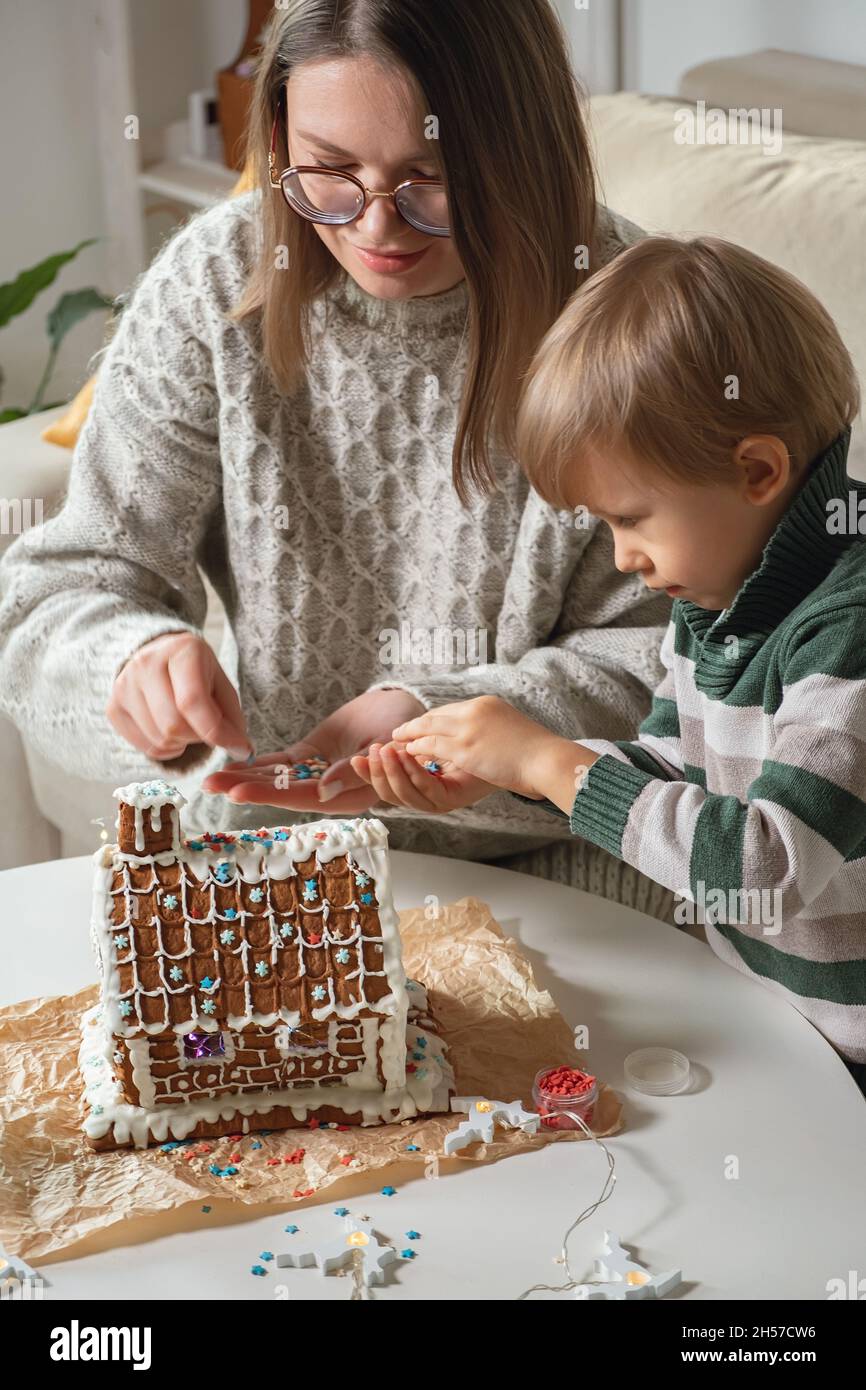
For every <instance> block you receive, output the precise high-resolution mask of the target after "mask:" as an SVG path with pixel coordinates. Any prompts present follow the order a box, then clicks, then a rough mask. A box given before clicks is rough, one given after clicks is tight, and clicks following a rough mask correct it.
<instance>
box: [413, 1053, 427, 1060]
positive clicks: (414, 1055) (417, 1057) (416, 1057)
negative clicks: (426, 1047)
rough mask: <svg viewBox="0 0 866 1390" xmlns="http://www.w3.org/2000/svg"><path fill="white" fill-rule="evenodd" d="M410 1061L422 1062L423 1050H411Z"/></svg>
mask: <svg viewBox="0 0 866 1390" xmlns="http://www.w3.org/2000/svg"><path fill="white" fill-rule="evenodd" d="M412 1061H413V1062H423V1061H424V1053H423V1052H413V1053H412Z"/></svg>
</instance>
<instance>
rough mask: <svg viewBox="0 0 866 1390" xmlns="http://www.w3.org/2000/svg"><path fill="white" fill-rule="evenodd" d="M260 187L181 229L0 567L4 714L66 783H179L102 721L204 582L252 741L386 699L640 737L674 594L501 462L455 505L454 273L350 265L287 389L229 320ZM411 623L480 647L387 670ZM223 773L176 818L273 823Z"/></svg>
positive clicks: (190, 783) (516, 809)
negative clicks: (237, 796) (131, 663)
mask: <svg viewBox="0 0 866 1390" xmlns="http://www.w3.org/2000/svg"><path fill="white" fill-rule="evenodd" d="M259 197H260V194H259V192H258V191H253V192H251V193H248V194H246V195H244V196H243V197H240V198H236V199H232V200H229V201H226V202H224V203H221V204H219V205H218V206H216V207H214V208H210V209H208V210H206V211H204V212H201V213H198V214H196V215H195V216H193V217H192V218H191V219H190V221H188V222H187V223H186V224H185V225H184V226H183V227H182V228H181V229H180V230H179V231H178V232H177V233H176V234H175V235H174V236H173V237H172V238H171V239H170V240H169V241H168V242H167V243H166V244H165V245H164V246H163V247H162V249H161V250H160V252H159V254H158V255H157V257H156V258H155V260H154V261H153V263H152V265H151V266H150V267H149V268H148V269H147V270H146V271H145V272H144V273H143V274H142V276H140V277H139V279H138V281H137V283H136V285H135V286H134V288H133V293H132V295H131V296H130V299H129V302H128V303H127V307H126V309H125V311H124V313H123V316H122V318H121V320H120V323H119V326H118V329H117V332H116V333H115V335H114V338H113V339H112V341H111V343H110V344H109V346H108V347H107V349H105V352H104V357H103V360H102V363H101V366H100V371H99V375H98V379H97V384H96V391H95V397H94V402H93V407H92V409H91V411H90V414H89V415H88V418H87V421H86V424H85V426H84V429H83V430H82V433H81V437H80V439H79V443H78V446H77V449H76V452H75V457H74V460H73V465H72V471H71V477H70V485H69V490H68V496H67V498H66V501H65V504H64V505H63V507H62V509H61V510H60V511H59V512H58V513H57V515H55V516H54V517H53V518H51V519H49V520H48V521H47V522H46V524H45V526H44V527H42V528H40V529H39V530H33V531H30V532H27V533H25V535H23V536H22V537H21V538H20V539H19V540H18V541H17V542H16V543H15V544H14V545H13V546H12V547H11V548H10V550H9V551H8V552H7V555H6V557H5V559H4V562H3V565H2V569H0V578H2V584H3V602H2V606H0V707H2V709H3V710H4V711H5V712H6V713H7V714H8V715H9V716H10V717H11V718H12V719H13V720H14V721H15V723H16V724H17V725H18V727H19V728H20V729H21V730H22V732H23V733H24V734H25V735H26V736H27V738H28V739H29V740H30V741H31V743H32V744H33V745H34V746H35V747H36V748H38V749H39V751H40V752H42V753H43V754H44V755H45V756H46V757H47V758H49V759H51V760H53V761H54V762H56V763H59V764H61V765H62V766H63V767H64V768H65V769H66V770H67V771H69V772H71V773H76V774H79V775H82V776H84V777H88V778H94V779H99V780H112V779H114V780H116V781H118V782H125V781H129V780H132V779H134V778H138V777H148V776H156V775H160V774H164V773H165V772H166V768H165V767H164V766H163V765H161V764H157V763H153V762H149V761H148V760H147V758H146V757H144V755H142V754H140V753H138V752H137V751H136V750H135V749H134V748H132V747H131V746H130V745H129V744H128V743H126V742H125V741H124V740H123V739H122V738H121V737H120V736H119V735H118V734H117V733H115V731H114V730H113V728H112V727H111V725H110V724H109V722H108V720H107V718H106V715H105V707H106V703H107V701H108V698H109V695H110V692H111V689H112V685H113V683H114V680H115V677H116V676H117V673H118V671H119V670H120V668H121V667H122V666H123V664H124V662H125V661H126V660H127V659H128V658H129V657H130V656H131V655H132V654H133V653H134V652H135V651H136V650H137V648H139V647H140V646H141V645H142V644H143V643H145V642H147V641H149V640H150V639H152V638H154V637H156V636H158V635H159V634H161V633H164V632H168V631H173V630H178V629H188V630H189V631H190V632H195V633H198V632H200V630H201V627H202V623H203V621H204V618H205V612H206V595H205V590H204V587H203V584H202V579H201V574H200V569H201V570H203V571H204V572H205V573H206V574H207V576H208V577H209V579H210V580H211V582H212V584H213V585H214V588H215V589H216V590H217V592H218V593H219V595H220V598H221V599H222V601H223V603H224V605H225V608H226V613H227V616H228V625H227V631H226V638H225V641H224V643H223V647H222V649H221V652H220V659H221V661H222V664H223V666H224V668H225V669H226V671H227V673H228V675H229V677H230V678H231V679H232V680H233V681H234V682H235V684H236V686H237V688H238V691H239V694H240V699H241V703H242V706H243V709H244V712H245V715H246V718H247V721H248V727H249V732H250V735H251V737H252V739H253V741H254V743H255V745H256V748H257V750H258V751H259V752H265V751H272V750H276V749H280V748H283V747H285V746H286V745H287V744H289V743H291V742H293V741H295V740H297V739H299V738H302V737H304V736H305V735H306V734H307V733H308V732H309V730H310V729H311V728H312V727H313V726H314V725H315V724H316V723H318V722H319V720H321V719H322V718H323V717H324V716H325V715H327V714H329V713H330V712H331V711H332V710H334V709H335V708H336V707H337V706H339V705H341V704H343V703H344V702H345V701H347V700H350V699H352V698H353V697H354V696H356V695H358V694H360V693H361V692H362V691H364V690H366V689H368V688H369V687H371V686H377V685H382V684H390V685H400V686H404V687H405V688H407V689H409V690H412V691H413V692H414V693H415V694H416V695H417V696H418V698H419V699H421V700H422V701H423V703H424V704H425V706H427V707H430V706H432V705H436V704H441V703H443V702H445V701H448V700H454V699H463V698H469V697H471V696H473V695H476V694H481V693H485V692H492V693H495V694H497V695H500V696H502V697H504V698H505V699H507V700H509V701H511V702H512V703H514V704H515V705H517V706H519V707H520V708H521V709H523V710H525V711H526V712H527V713H529V714H531V715H532V716H533V717H535V718H536V719H538V720H540V721H541V722H542V723H544V724H546V725H547V726H548V727H550V728H552V729H554V730H556V731H557V732H559V733H561V734H564V735H566V736H569V737H574V738H577V737H580V736H585V737H592V736H596V737H604V738H609V739H616V738H628V737H630V736H632V735H633V734H634V732H635V730H636V729H637V727H638V725H639V723H640V721H641V719H642V718H643V716H644V715H645V714H646V713H647V711H648V709H649V704H650V693H651V691H652V690H653V689H654V688H655V686H656V685H657V683H658V681H659V680H660V679H661V675H662V668H661V665H660V662H659V648H660V645H661V639H662V636H663V634H664V630H665V627H666V624H667V619H668V616H669V612H670V604H669V602H668V600H667V599H665V598H664V596H653V595H649V594H648V593H647V591H646V589H645V586H644V585H643V582H642V581H641V579H640V578H639V577H638V576H636V575H630V576H625V575H621V574H619V573H617V571H616V569H615V567H614V563H613V551H612V545H611V540H610V535H609V532H608V530H607V528H606V527H604V526H601V525H599V524H596V523H595V522H594V521H593V522H592V523H591V524H590V526H589V528H588V529H585V530H580V529H576V528H575V526H574V525H573V523H572V518H570V517H565V516H563V515H562V514H560V513H558V512H556V511H554V510H553V509H551V508H550V507H548V506H547V505H546V504H545V503H543V502H541V501H540V500H539V499H538V498H537V496H536V495H535V494H534V493H533V492H532V491H531V490H530V488H529V486H528V484H527V482H526V479H525V478H524V476H523V474H522V473H521V472H520V470H519V468H518V467H517V466H516V464H515V463H514V461H513V460H512V459H510V458H507V457H503V456H501V455H495V456H494V466H495V470H496V477H497V479H498V487H497V490H496V491H495V492H494V493H493V495H491V496H490V497H488V498H486V499H483V500H482V499H479V500H477V501H475V502H474V503H473V504H472V505H471V506H470V507H468V508H465V509H464V508H463V507H462V506H461V504H460V503H459V501H458V499H457V497H456V495H455V493H454V491H453V488H452V483H451V451H452V445H453V440H454V436H455V430H456V424H457V417H458V409H459V402H460V397H461V391H462V386H463V381H464V375H465V370H466V334H465V329H466V323H467V314H468V294H467V289H466V286H465V284H460V285H458V286H457V287H456V288H454V289H452V290H449V291H447V292H445V293H444V294H439V295H434V296H429V297H424V298H417V299H411V300H406V301H400V302H395V301H386V300H381V299H376V298H374V297H372V296H370V295H368V294H366V293H365V292H364V291H363V290H362V289H361V288H360V287H359V286H358V285H357V284H356V282H355V281H354V280H352V279H351V277H349V276H347V275H346V274H345V273H343V272H341V274H340V277H339V279H338V281H337V282H336V284H335V285H334V286H332V287H331V288H330V289H329V290H328V292H327V293H326V294H324V295H323V296H322V297H321V298H320V299H319V300H318V301H317V302H316V304H315V305H314V315H313V339H314V347H313V352H312V364H311V367H310V370H309V374H308V379H307V381H306V382H305V384H304V385H303V386H302V387H301V388H300V389H299V390H297V391H296V392H295V393H293V394H292V395H291V396H290V397H289V396H287V395H285V394H284V393H281V392H280V391H279V389H278V387H277V385H276V383H275V381H274V379H273V377H272V375H271V373H270V371H269V369H268V367H267V365H266V363H265V361H264V358H263V355H262V348H261V339H260V319H259V316H257V315H256V316H253V318H252V319H248V320H247V321H246V322H245V323H244V324H240V325H239V324H233V323H230V322H228V321H227V320H226V318H225V313H226V311H228V310H229V309H230V308H231V307H232V306H233V305H234V304H235V303H236V302H237V300H238V298H239V297H240V293H241V290H242V288H243V285H244V282H245V279H246V276H247V275H248V273H249V270H250V268H251V266H252V263H253V258H254V255H255V247H256V238H257V237H258V235H259V218H258V215H257V214H258V201H257V200H258V199H259ZM600 218H601V222H600V231H601V247H602V257H601V259H602V260H607V259H609V258H610V257H611V256H613V255H614V254H616V253H617V252H618V251H619V250H621V249H622V248H623V247H624V246H625V245H627V244H629V243H630V242H632V241H634V240H636V239H637V238H638V237H639V236H640V232H639V230H638V229H637V228H636V227H634V226H633V224H631V223H626V222H623V221H622V220H620V219H618V218H616V217H615V216H614V215H613V214H611V213H609V212H607V211H606V210H604V209H602V211H601V213H600ZM404 624H405V625H407V627H406V628H405V629H404V631H406V632H409V633H410V634H418V633H420V634H422V635H423V634H425V633H430V634H433V633H435V630H436V629H440V630H442V631H445V632H455V631H456V632H458V633H460V632H463V633H466V634H470V637H469V640H470V643H471V641H472V640H473V639H472V636H471V635H472V634H477V635H478V636H477V640H478V642H479V644H483V642H484V641H485V640H486V644H487V646H486V654H484V653H483V646H480V647H479V649H480V650H481V652H482V657H484V656H485V655H486V660H485V661H484V664H479V662H478V660H477V657H476V658H475V659H474V662H473V659H472V651H471V649H470V653H469V658H468V660H467V661H465V662H464V664H463V665H462V666H456V665H454V664H453V663H451V664H449V662H448V660H447V657H448V653H447V651H446V652H445V654H444V658H445V659H443V653H442V652H441V651H440V652H438V653H437V652H436V651H435V649H434V651H433V653H432V654H433V656H434V658H435V657H439V658H440V664H438V665H436V664H432V665H431V664H429V662H428V661H427V660H426V659H423V657H422V658H420V659H419V657H418V654H417V652H411V651H410V652H408V653H407V652H405V651H398V652H397V653H396V658H397V659H396V660H395V655H394V653H393V652H390V653H389V652H388V651H386V650H385V649H384V648H383V638H382V634H383V633H384V632H387V631H388V630H394V631H395V632H397V633H399V632H400V630H401V626H402V625H404ZM458 655H459V653H458ZM383 658H384V659H386V660H388V661H389V662H390V663H391V664H387V665H386V664H383ZM413 663H414V664H413ZM226 760H227V755H226V754H225V753H224V752H223V751H221V750H215V751H214V752H213V753H212V755H211V756H210V757H209V758H208V759H207V761H206V763H202V764H201V765H200V767H199V768H198V769H197V771H196V775H195V776H194V777H190V776H189V774H187V775H186V776H185V777H183V778H176V779H175V780H177V781H179V784H180V785H181V786H182V787H184V789H185V790H186V792H187V795H188V796H190V799H191V804H190V806H189V807H188V808H187V816H186V819H187V823H188V824H189V825H190V827H191V828H193V827H194V828H196V829H200V830H205V829H219V828H226V829H229V828H241V827H243V826H250V825H254V826H257V825H261V824H263V823H268V822H271V823H273V821H274V819H275V815H274V809H273V807H262V806H255V807H237V806H235V805H233V804H232V803H231V802H228V801H227V800H226V799H225V798H223V797H221V796H206V795H205V794H203V793H202V792H201V791H200V790H197V789H198V785H199V782H200V780H201V777H202V776H203V774H204V772H205V771H210V770H212V769H213V768H215V767H218V766H221V765H222V764H223V763H224V762H225V761H226ZM323 813H324V814H327V807H324V808H323ZM282 818H283V819H285V818H286V813H284V814H283V816H282ZM292 818H293V819H294V820H296V821H302V820H304V819H309V817H305V816H302V815H297V814H294V815H293V816H292ZM385 818H386V819H387V820H388V821H389V822H390V826H391V832H392V833H391V838H392V844H394V845H395V846H396V847H397V848H407V849H418V850H425V851H430V852H437V853H442V854H446V855H456V856H459V857H463V858H495V857H500V856H504V855H520V854H523V853H526V852H532V851H537V850H539V849H540V848H541V847H543V846H545V845H547V844H549V843H550V842H551V841H555V840H569V839H572V838H573V837H571V832H570V830H569V827H568V824H567V822H566V821H564V820H563V819H562V818H559V817H555V816H552V815H551V814H550V813H549V812H547V811H545V810H544V809H542V808H540V807H536V806H530V805H528V804H520V803H518V802H517V801H516V799H515V798H513V797H511V796H508V795H506V794H505V793H502V794H497V795H495V796H491V797H488V798H487V799H486V800H485V801H483V802H481V803H480V804H479V805H478V806H476V807H471V808H468V809H467V810H465V811H461V812H458V813H456V814H453V815H450V816H443V817H420V816H418V815H417V814H414V813H409V812H403V811H398V810H390V811H389V812H388V813H387V814H386V816H385ZM583 850H584V853H583V855H582V856H581V855H580V854H576V853H575V852H574V851H573V850H572V851H570V853H571V854H572V859H571V864H572V870H571V871H570V874H569V873H566V874H565V878H566V881H572V882H574V883H575V884H576V885H577V886H579V887H589V886H590V884H591V885H592V886H593V887H596V888H598V887H599V885H600V882H601V881H602V880H603V877H604V871H601V873H600V874H599V873H597V872H596V871H595V870H594V869H593V868H592V865H591V863H590V861H591V860H592V858H593V856H594V855H596V854H597V853H598V854H600V852H597V851H596V850H595V849H594V848H590V847H588V846H585V845H584V846H583ZM539 862H541V861H539ZM588 866H589V867H588ZM541 872H546V870H545V868H544V867H543V866H542V868H541ZM557 876H559V875H557ZM608 886H610V884H608ZM621 891H622V890H621V885H618V884H614V885H613V893H612V896H621ZM631 891H632V890H628V891H627V892H626V894H625V900H628V895H629V892H631Z"/></svg>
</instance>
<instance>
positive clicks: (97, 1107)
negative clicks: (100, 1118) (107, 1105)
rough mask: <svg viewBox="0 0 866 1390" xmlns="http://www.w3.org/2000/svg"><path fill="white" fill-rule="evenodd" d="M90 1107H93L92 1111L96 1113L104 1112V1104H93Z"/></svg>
mask: <svg viewBox="0 0 866 1390" xmlns="http://www.w3.org/2000/svg"><path fill="white" fill-rule="evenodd" d="M90 1109H91V1111H92V1113H93V1114H94V1115H101V1114H102V1106H101V1105H91V1107H90Z"/></svg>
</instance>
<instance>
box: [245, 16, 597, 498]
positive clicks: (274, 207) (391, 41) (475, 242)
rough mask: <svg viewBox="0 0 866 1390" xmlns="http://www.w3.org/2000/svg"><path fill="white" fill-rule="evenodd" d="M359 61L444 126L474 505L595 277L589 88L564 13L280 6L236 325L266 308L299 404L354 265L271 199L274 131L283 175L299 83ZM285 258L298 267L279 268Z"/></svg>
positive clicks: (255, 107)
mask: <svg viewBox="0 0 866 1390" xmlns="http://www.w3.org/2000/svg"><path fill="white" fill-rule="evenodd" d="M360 56H370V57H372V58H374V59H375V60H376V61H378V62H379V63H381V64H382V65H383V66H385V67H389V68H392V69H394V70H395V71H396V72H399V73H401V74H402V75H403V76H404V77H405V76H407V75H408V78H409V81H410V85H411V87H413V88H414V89H415V92H416V94H417V97H418V101H419V103H420V109H421V110H422V111H426V112H429V113H432V114H435V116H436V117H437V118H438V129H439V140H438V156H439V159H438V162H439V165H440V168H441V170H442V175H441V176H442V178H443V179H444V181H445V184H446V190H447V194H448V199H449V205H450V209H451V222H452V235H453V238H454V245H455V249H456V251H457V254H458V255H459V257H460V260H461V263H462V265H463V269H464V272H465V275H466V282H467V289H468V297H469V324H468V370H467V373H466V383H465V390H464V394H463V399H462V402H461V409H460V418H459V423H458V428H457V435H456V439H455V443H454V452H453V470H454V483H455V487H456V488H457V491H458V493H459V495H460V497H461V498H462V499H463V501H464V502H465V501H466V500H468V498H469V496H470V493H471V492H472V491H473V490H477V491H479V492H485V491H488V490H489V489H490V488H491V487H492V486H493V485H494V482H495V473H494V468H493V465H492V462H491V457H490V449H491V446H492V445H493V444H494V442H495V444H496V445H498V446H500V447H502V448H503V449H505V450H507V451H508V452H512V453H513V450H514V420H515V407H516V402H517V398H518V393H519V389H520V384H521V380H522V377H523V374H524V372H525V370H526V368H527V367H528V364H529V362H530V361H531V359H532V357H533V354H534V352H535V350H536V348H537V347H538V344H539V343H540V341H541V339H542V338H543V336H544V334H545V333H546V332H547V330H548V329H549V328H550V326H551V324H552V323H553V322H554V320H555V319H556V318H557V316H558V314H559V313H560V311H561V309H562V308H563V307H564V305H565V304H566V302H567V301H568V299H569V298H570V297H571V295H572V294H573V293H574V292H575V290H577V289H578V288H579V287H580V285H581V284H582V283H583V281H584V280H585V279H586V278H587V276H588V275H589V273H590V271H591V269H593V268H594V255H595V223H596V197H595V170H594V165H593V159H592V155H591V153H590V146H589V141H588V139H587V135H586V130H585V126H584V122H583V117H582V114H581V98H580V91H579V88H578V85H577V82H576V80H575V78H574V75H573V72H572V70H571V65H570V59H569V50H568V44H567V40H566V37H565V33H564V31H563V29H562V26H561V24H560V22H559V19H558V17H557V15H556V13H555V11H554V10H553V8H552V6H551V4H550V3H549V0H436V3H435V4H431V3H430V0H288V4H287V5H286V6H285V8H283V7H280V8H279V9H275V11H274V14H273V17H272V19H271V20H270V24H269V28H268V30H267V33H266V36H265V42H264V45H263V48H262V51H261V55H260V60H259V65H258V70H257V74H256V79H255V85H254V91H253V96H252V103H251V109H250V117H249V124H248V128H247V146H246V153H247V160H248V168H249V169H250V171H251V174H252V179H253V186H254V187H256V188H260V189H261V193H262V203H261V218H262V221H261V241H260V248H259V257H258V260H257V263H256V264H255V266H254V267H253V271H252V274H251V276H250V279H249V281H248V283H247V286H246V288H245V291H244V294H243V296H242V298H241V299H240V301H239V303H238V304H237V305H236V306H235V308H234V311H233V313H232V315H231V317H233V318H234V319H242V318H245V317H246V316H248V315H250V314H252V313H255V312H257V311H259V310H260V311H261V315H262V347H263V352H264V356H265V359H266V361H267V364H268V366H269V367H270V369H271V372H272V373H273V376H274V378H275V380H276V382H277V384H278V386H279V387H280V389H281V390H284V391H286V392H290V391H291V390H292V389H294V388H295V387H296V386H297V384H298V382H299V379H300V378H302V376H303V374H304V371H305V368H306V365H307V363H308V361H309V348H310V340H309V306H310V303H311V301H312V300H313V299H314V298H316V297H317V296H318V295H320V294H321V293H322V292H323V291H324V290H325V289H326V288H327V287H328V286H329V285H330V284H331V283H332V282H333V281H334V280H335V279H336V278H337V276H338V275H339V273H340V266H339V263H338V262H337V261H336V260H335V259H334V257H333V256H332V254H331V252H330V251H329V250H328V249H327V247H326V246H325V245H324V244H323V242H322V241H321V240H320V239H319V237H318V235H317V234H316V231H315V228H314V227H313V226H312V225H311V224H310V223H308V222H305V221H304V220H303V219H302V218H300V217H298V216H297V215H296V214H295V213H294V212H292V210H291V209H290V208H289V207H288V206H287V204H286V202H285V200H284V198H283V197H282V195H281V193H279V191H278V190H276V189H272V188H271V186H270V182H269V176H268V149H269V146H270V136H271V127H272V124H273V120H274V116H275V115H276V113H277V111H278V110H279V111H280V113H281V119H280V122H279V125H278V138H277V167H278V169H284V168H286V167H287V165H288V163H289V155H288V149H287V143H286V129H285V117H284V115H283V112H284V111H285V105H284V103H283V102H282V101H281V98H282V95H283V92H284V88H285V83H286V82H287V80H288V79H289V78H290V76H291V74H292V72H293V70H294V69H295V68H297V67H299V66H300V65H301V64H302V63H306V62H310V61H313V60H321V59H335V58H346V57H360ZM279 246H285V247H286V248H287V253H288V254H287V263H288V269H283V268H278V267H277V265H276V263H275V262H276V256H275V248H277V247H279ZM580 248H585V252H584V253H583V254H581V253H580ZM587 263H588V267H589V268H586V267H587Z"/></svg>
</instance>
